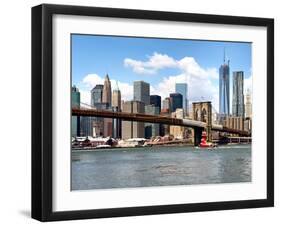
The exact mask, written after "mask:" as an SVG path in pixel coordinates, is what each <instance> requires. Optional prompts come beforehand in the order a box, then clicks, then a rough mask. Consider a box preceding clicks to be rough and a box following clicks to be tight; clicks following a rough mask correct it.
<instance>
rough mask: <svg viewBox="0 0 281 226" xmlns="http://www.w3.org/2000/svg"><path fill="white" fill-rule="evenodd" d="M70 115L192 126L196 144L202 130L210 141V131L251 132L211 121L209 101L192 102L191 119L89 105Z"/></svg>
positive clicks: (245, 133)
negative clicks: (102, 108) (104, 108)
mask: <svg viewBox="0 0 281 226" xmlns="http://www.w3.org/2000/svg"><path fill="white" fill-rule="evenodd" d="M72 116H87V117H103V118H118V119H121V120H123V121H136V122H147V123H159V124H166V125H174V126H183V127H189V128H193V130H194V145H198V144H199V143H200V140H201V134H202V131H203V130H205V131H206V132H207V136H208V140H209V141H212V136H211V131H218V132H224V133H227V134H235V135H237V136H242V137H250V136H251V133H250V132H249V131H245V130H236V129H232V128H228V127H225V126H222V125H219V124H213V123H212V105H211V102H208V101H207V102H196V103H193V115H192V119H179V118H172V117H168V116H162V115H149V114H143V113H127V112H113V111H109V110H100V109H95V108H91V107H90V108H89V107H79V108H75V107H73V108H72Z"/></svg>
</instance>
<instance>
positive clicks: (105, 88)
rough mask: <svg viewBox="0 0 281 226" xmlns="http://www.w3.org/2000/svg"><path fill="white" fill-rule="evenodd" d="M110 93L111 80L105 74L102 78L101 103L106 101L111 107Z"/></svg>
mask: <svg viewBox="0 0 281 226" xmlns="http://www.w3.org/2000/svg"><path fill="white" fill-rule="evenodd" d="M111 95H112V93H111V82H110V79H109V76H108V74H107V75H106V76H105V79H104V85H103V92H102V103H108V105H109V106H110V107H111Z"/></svg>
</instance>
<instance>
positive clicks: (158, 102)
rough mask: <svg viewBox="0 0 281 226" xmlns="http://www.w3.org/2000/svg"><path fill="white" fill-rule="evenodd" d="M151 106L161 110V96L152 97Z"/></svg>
mask: <svg viewBox="0 0 281 226" xmlns="http://www.w3.org/2000/svg"><path fill="white" fill-rule="evenodd" d="M150 104H152V105H154V106H155V107H158V108H159V109H161V96H158V95H150Z"/></svg>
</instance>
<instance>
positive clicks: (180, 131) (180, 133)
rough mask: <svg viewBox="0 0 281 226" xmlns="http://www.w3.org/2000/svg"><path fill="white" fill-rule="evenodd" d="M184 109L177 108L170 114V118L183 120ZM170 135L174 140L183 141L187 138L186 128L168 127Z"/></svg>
mask: <svg viewBox="0 0 281 226" xmlns="http://www.w3.org/2000/svg"><path fill="white" fill-rule="evenodd" d="M184 114H185V113H184V109H180V108H177V109H176V111H175V112H173V113H172V114H171V117H172V118H179V119H183V118H184ZM170 135H172V136H173V137H174V138H176V139H184V138H186V137H187V128H185V127H183V126H170Z"/></svg>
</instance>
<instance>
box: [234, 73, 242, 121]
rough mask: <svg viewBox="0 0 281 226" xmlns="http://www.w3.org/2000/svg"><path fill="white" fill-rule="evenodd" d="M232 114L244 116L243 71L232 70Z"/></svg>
mask: <svg viewBox="0 0 281 226" xmlns="http://www.w3.org/2000/svg"><path fill="white" fill-rule="evenodd" d="M232 84H233V86H232V89H233V94H232V116H236V117H244V73H243V71H235V72H233V82H232Z"/></svg>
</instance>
